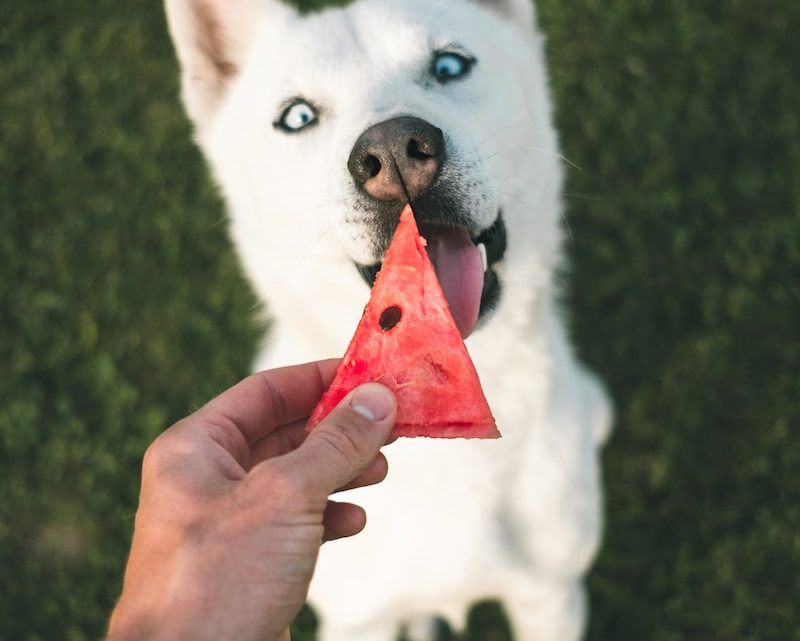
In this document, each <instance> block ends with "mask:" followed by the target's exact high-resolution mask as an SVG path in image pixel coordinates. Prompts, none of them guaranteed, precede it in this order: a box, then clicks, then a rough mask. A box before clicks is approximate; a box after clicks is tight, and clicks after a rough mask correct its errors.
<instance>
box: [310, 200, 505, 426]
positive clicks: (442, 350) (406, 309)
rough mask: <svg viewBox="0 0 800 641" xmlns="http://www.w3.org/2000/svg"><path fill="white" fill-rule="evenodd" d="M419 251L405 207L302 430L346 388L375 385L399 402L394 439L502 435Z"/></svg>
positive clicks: (419, 239)
mask: <svg viewBox="0 0 800 641" xmlns="http://www.w3.org/2000/svg"><path fill="white" fill-rule="evenodd" d="M425 246H426V242H425V239H424V238H422V237H421V236H420V235H419V231H418V229H417V225H416V222H415V221H414V214H413V213H412V211H411V207H409V206H408V205H406V207H405V208H404V209H403V212H402V213H401V215H400V223H399V224H398V226H397V230H396V231H395V234H394V238H393V239H392V243H391V245H390V247H389V249H388V251H387V252H386V257H385V259H384V261H383V266H382V267H381V271H380V272H379V273H378V276H377V278H376V280H375V284H374V286H373V288H372V295H371V297H370V300H369V303H368V304H367V307H366V308H365V309H364V314H363V316H362V317H361V321H360V322H359V324H358V327H357V328H356V332H355V335H354V336H353V339H352V340H351V341H350V345H349V346H348V348H347V352H346V353H345V355H344V358H343V359H342V362H341V363H340V364H339V369H338V370H337V372H336V376H335V378H334V380H333V383H331V386H330V388H329V389H328V391H327V392H325V394H324V396H323V397H322V399H321V400H320V402H319V404H318V405H317V407H316V408H315V409H314V411H313V412H312V414H311V418H310V419H309V422H308V429H312V428H313V427H314V426H315V425H317V424H318V423H319V422H320V421H321V420H322V419H324V418H325V417H326V416H327V415H328V413H329V412H330V411H331V410H332V409H333V408H334V407H336V405H338V403H339V402H340V401H341V400H342V399H343V398H344V397H345V396H346V395H347V393H348V392H350V390H352V389H353V388H355V387H357V386H358V385H361V384H362V383H367V382H370V381H376V382H379V383H383V384H384V385H386V386H387V387H389V388H390V389H391V390H392V391H393V392H394V393H395V395H396V397H397V405H398V407H397V422H396V424H395V427H394V430H393V432H392V436H428V437H438V438H458V437H462V438H498V437H499V436H500V433H499V432H498V430H497V426H496V425H495V420H494V418H493V417H492V413H491V411H490V410H489V405H488V404H487V402H486V397H485V396H484V395H483V390H482V389H481V384H480V381H479V380H478V374H477V372H476V371H475V366H474V365H473V364H472V360H471V359H470V357H469V354H468V353H467V349H466V347H465V345H464V341H463V340H462V338H461V334H460V333H459V330H458V328H457V327H456V325H455V322H454V320H453V317H452V316H451V314H450V311H449V309H448V306H447V301H446V299H445V297H444V294H443V293H442V289H441V287H440V286H439V282H438V280H437V278H436V273H435V271H434V269H433V265H432V264H431V261H430V259H429V258H428V254H427V252H426V250H425Z"/></svg>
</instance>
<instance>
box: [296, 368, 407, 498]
mask: <svg viewBox="0 0 800 641" xmlns="http://www.w3.org/2000/svg"><path fill="white" fill-rule="evenodd" d="M396 416H397V402H396V401H395V398H394V395H393V394H392V392H391V391H390V390H389V389H388V388H387V387H385V386H384V385H380V384H379V383H367V384H366V385H361V386H359V387H357V388H356V389H354V390H353V391H352V392H350V393H349V394H348V395H347V396H345V397H344V399H342V401H341V402H340V403H339V405H337V406H336V408H335V409H334V410H333V411H332V412H331V413H330V414H328V416H327V417H326V418H325V420H323V421H322V422H321V423H320V424H319V425H317V426H316V427H315V428H314V429H313V430H312V432H311V433H310V434H309V435H308V437H307V438H306V440H305V442H304V443H303V444H302V445H301V446H300V447H299V448H298V449H296V450H295V451H294V452H292V454H291V455H290V456H291V457H292V458H293V461H292V465H293V468H294V469H295V470H298V471H300V470H302V473H303V474H304V475H306V479H305V480H306V483H307V485H306V487H307V488H308V489H309V490H311V491H312V492H313V493H315V494H316V493H317V492H319V493H324V495H325V496H328V495H329V494H331V493H332V492H334V491H335V490H337V489H339V488H341V487H343V486H345V485H347V484H348V483H349V482H350V481H352V480H353V478H354V477H356V476H357V475H358V474H360V473H361V472H363V471H364V470H365V469H366V468H367V466H369V464H370V463H372V461H373V460H374V459H375V457H376V456H377V454H378V450H380V448H381V446H382V445H384V443H386V439H387V438H388V437H389V433H390V432H391V430H392V427H393V426H394V422H395V418H396Z"/></svg>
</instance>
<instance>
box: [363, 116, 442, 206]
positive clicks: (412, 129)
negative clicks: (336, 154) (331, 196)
mask: <svg viewBox="0 0 800 641" xmlns="http://www.w3.org/2000/svg"><path fill="white" fill-rule="evenodd" d="M444 160H445V148H444V136H443V135H442V130H441V129H437V128H436V127H434V126H433V125H431V124H430V123H427V122H425V121H424V120H420V119H419V118H412V117H410V116H402V117H399V118H392V119H391V120H386V121H385V122H381V123H378V124H377V125H373V126H372V127H370V128H369V129H367V130H366V131H365V132H364V133H363V134H361V136H360V137H359V138H358V140H357V141H356V144H355V146H354V147H353V151H352V152H350V158H349V160H348V161H347V168H348V169H349V170H350V174H351V175H352V176H353V178H354V179H355V181H356V184H357V185H359V186H360V187H362V188H363V189H364V191H366V192H367V193H368V194H369V195H370V196H372V197H373V198H375V199H377V200H405V198H406V191H407V192H408V196H410V197H411V198H415V197H417V196H418V195H419V194H421V193H423V192H424V191H425V190H426V189H428V188H429V187H430V186H431V185H432V184H433V182H434V181H435V180H436V176H438V175H439V171H440V170H441V168H442V164H443V163H444ZM398 172H399V173H398ZM404 185H405V189H404Z"/></svg>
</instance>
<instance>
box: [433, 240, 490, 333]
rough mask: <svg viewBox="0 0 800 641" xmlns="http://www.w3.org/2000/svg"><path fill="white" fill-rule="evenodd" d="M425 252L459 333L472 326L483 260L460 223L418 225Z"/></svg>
mask: <svg viewBox="0 0 800 641" xmlns="http://www.w3.org/2000/svg"><path fill="white" fill-rule="evenodd" d="M421 227H423V229H421V230H420V233H421V234H422V236H423V237H424V238H425V240H426V241H427V242H428V247H427V249H428V256H429V257H430V259H431V262H432V263H433V267H434V269H435V270H436V276H437V277H438V279H439V284H440V285H441V286H442V291H443V292H444V296H445V298H446V299H447V304H448V305H449V306H450V313H451V314H452V315H453V320H455V322H456V327H458V331H460V332H461V336H462V337H463V338H466V337H467V336H469V335H470V334H471V333H472V330H473V329H475V324H476V323H477V322H478V312H479V311H480V305H481V293H482V292H483V261H482V260H481V254H480V251H478V248H477V247H476V246H475V245H474V244H473V242H472V240H471V239H470V237H469V232H468V231H467V230H466V229H465V228H463V227H440V226H427V225H425V226H422V225H421Z"/></svg>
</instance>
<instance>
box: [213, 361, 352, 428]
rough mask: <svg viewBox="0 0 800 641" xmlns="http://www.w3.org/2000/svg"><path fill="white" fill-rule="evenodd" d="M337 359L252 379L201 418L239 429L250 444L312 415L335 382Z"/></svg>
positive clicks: (220, 399)
mask: <svg viewBox="0 0 800 641" xmlns="http://www.w3.org/2000/svg"><path fill="white" fill-rule="evenodd" d="M337 363H338V361H337V360H335V359H334V360H328V361H317V362H313V363H306V364H304V365H294V366H291V367H282V368H279V369H272V370H266V371H263V372H259V373H257V374H253V375H252V376H248V377H247V378H246V379H244V380H243V381H241V382H240V383H238V384H237V385H234V386H233V387H231V388H230V389H229V390H227V391H226V392H223V393H222V394H220V395H219V396H217V397H216V398H215V399H214V400H212V401H211V402H210V403H208V404H207V405H206V406H205V407H203V408H202V409H201V410H200V411H199V412H198V413H197V415H198V416H199V417H202V418H203V419H205V420H209V421H213V422H215V423H220V422H222V421H214V418H215V417H220V418H222V419H224V423H226V424H228V425H229V426H235V428H237V429H238V430H239V431H240V432H241V433H242V436H244V438H245V439H246V440H247V442H248V443H254V442H256V441H258V440H259V439H261V438H263V437H264V436H266V435H267V434H269V433H270V432H272V431H273V430H274V429H275V428H276V427H278V426H280V425H285V424H287V423H291V422H293V421H296V420H298V419H300V418H303V417H305V416H308V415H309V414H310V413H311V410H312V409H313V408H314V406H315V405H316V404H317V402H318V401H319V399H320V397H321V396H322V394H323V392H324V391H325V389H326V388H327V387H328V385H329V384H330V381H331V380H332V379H333V375H334V372H335V371H336V365H337Z"/></svg>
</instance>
